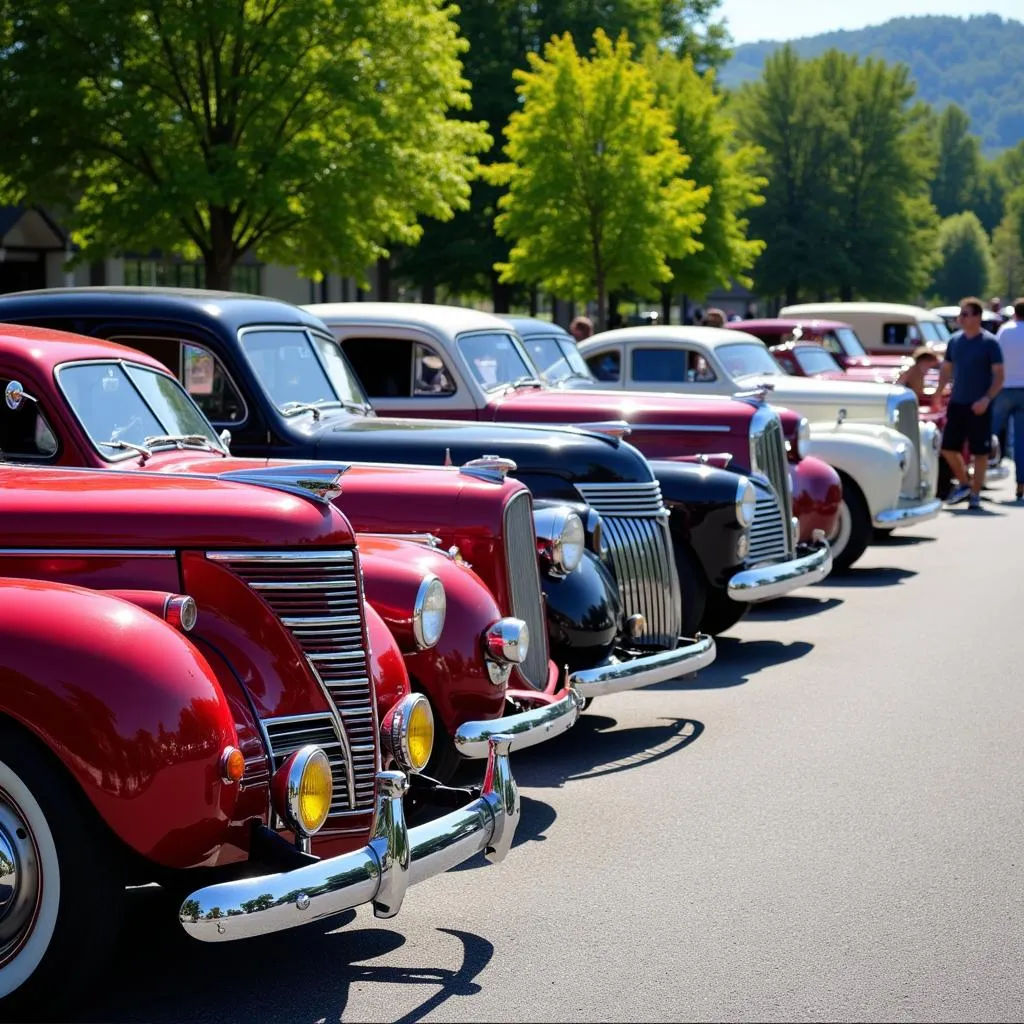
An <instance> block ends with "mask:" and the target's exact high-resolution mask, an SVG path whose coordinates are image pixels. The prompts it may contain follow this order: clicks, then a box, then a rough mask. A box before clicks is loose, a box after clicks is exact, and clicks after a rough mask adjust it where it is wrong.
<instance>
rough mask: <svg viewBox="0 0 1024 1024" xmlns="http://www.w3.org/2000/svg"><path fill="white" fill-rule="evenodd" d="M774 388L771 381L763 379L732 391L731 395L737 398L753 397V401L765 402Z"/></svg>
mask: <svg viewBox="0 0 1024 1024" xmlns="http://www.w3.org/2000/svg"><path fill="white" fill-rule="evenodd" d="M774 390H775V385H774V384H773V383H772V382H771V381H768V380H763V381H760V382H759V383H757V384H755V385H754V386H753V387H751V388H745V389H744V390H743V391H736V392H734V394H733V396H732V397H733V398H739V399H740V400H747V399H753V400H754V401H755V402H766V401H767V400H768V395H769V394H770V393H771V392H772V391H774Z"/></svg>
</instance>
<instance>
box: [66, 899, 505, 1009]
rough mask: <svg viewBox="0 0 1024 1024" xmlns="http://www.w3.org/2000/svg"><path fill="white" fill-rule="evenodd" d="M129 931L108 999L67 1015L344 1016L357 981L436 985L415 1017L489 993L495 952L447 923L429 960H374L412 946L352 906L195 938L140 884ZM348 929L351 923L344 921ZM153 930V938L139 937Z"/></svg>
mask: <svg viewBox="0 0 1024 1024" xmlns="http://www.w3.org/2000/svg"><path fill="white" fill-rule="evenodd" d="M128 897H129V898H128V907H127V912H126V916H125V922H124V926H123V927H122V930H121V936H122V937H121V939H120V941H119V943H118V947H117V949H116V951H115V955H114V957H113V958H112V961H111V963H112V965H116V966H112V967H111V970H110V972H109V976H108V975H106V974H105V975H104V976H103V977H100V978H97V979H96V981H97V985H96V989H95V991H97V992H98V993H104V994H106V995H108V996H109V998H102V997H101V998H98V999H95V1000H93V1001H91V1002H90V1004H89V1005H88V1006H85V1007H82V1008H81V1012H80V1015H79V1016H77V1017H70V1016H65V1017H63V1018H62V1019H63V1020H77V1021H83V1022H85V1021H88V1022H94V1021H95V1022H100V1021H102V1022H110V1024H119V1022H122V1021H138V1020H143V1019H144V1020H146V1021H148V1022H150V1024H164V1022H167V1024H185V1022H196V1024H200V1022H201V1024H237V1022H238V1021H260V1022H261V1024H270V1022H281V1024H291V1022H293V1021H296V1020H325V1019H326V1020H340V1019H342V1018H343V1015H344V1012H345V1007H346V1004H347V1003H348V995H349V990H350V986H351V985H352V984H358V985H363V984H366V983H372V982H384V983H385V984H398V985H422V986H429V995H428V996H427V997H426V998H425V999H423V1001H421V1002H420V1003H418V1004H417V1005H416V1006H415V1007H414V1008H413V1009H412V1010H410V1011H409V1012H408V1013H406V1014H404V1015H403V1016H396V1017H395V1018H394V1019H395V1021H396V1022H401V1024H412V1022H413V1021H416V1020H420V1019H421V1018H422V1017H423V1016H425V1015H427V1014H429V1013H431V1012H433V1011H435V1010H436V1009H437V1008H438V1007H439V1006H441V1005H443V1004H444V1003H445V1002H447V1001H448V1000H449V999H452V998H457V997H459V996H465V995H473V994H475V993H476V992H479V991H480V986H479V984H478V983H477V982H475V981H474V979H475V978H476V977H477V975H479V974H480V972H481V971H482V970H483V969H484V968H485V967H486V966H487V964H488V963H489V962H490V960H491V958H492V957H493V955H494V946H493V945H492V943H491V942H489V941H488V940H487V939H485V938H483V937H482V936H480V935H474V934H472V933H470V932H464V931H458V930H455V929H450V928H438V929H437V931H438V933H440V934H439V936H438V940H437V942H436V943H433V942H432V943H430V944H429V945H426V946H424V947H423V949H422V959H423V961H424V965H423V966H422V967H399V966H395V965H392V964H387V963H384V964H380V965H376V964H365V963H363V962H364V961H367V960H374V959H376V958H377V957H386V956H389V955H390V954H392V953H394V951H395V950H397V949H399V948H400V947H402V946H403V945H404V944H405V941H406V940H405V936H404V935H401V934H399V933H398V932H396V931H392V930H390V929H385V928H353V929H346V928H343V927H342V926H343V925H350V924H351V923H352V922H353V921H354V920H355V918H356V913H355V911H346V912H345V913H343V914H340V915H338V916H337V917H334V918H331V920H330V921H329V922H319V923H314V924H311V925H308V926H306V927H303V928H295V929H291V930H289V931H286V932H281V933H279V934H277V935H270V936H266V937H262V938H257V939H248V940H246V941H243V942H231V943H224V944H223V945H210V944H209V943H205V942H196V941H195V940H193V939H190V938H189V937H188V936H186V935H185V933H184V932H183V931H182V930H181V929H180V928H179V927H178V926H177V921H176V911H177V906H176V903H175V901H174V900H173V899H172V898H171V896H170V894H169V893H167V892H165V891H164V890H162V889H158V888H152V887H151V888H146V889H134V890H129V893H128ZM338 928H341V929H342V930H341V931H336V930H335V929H338ZM444 935H450V936H454V937H455V938H456V939H457V940H458V942H459V944H460V945H461V947H462V949H461V965H460V966H459V967H458V968H457V969H456V970H449V969H447V968H443V967H439V966H438V963H439V962H444V961H445V960H447V959H448V957H447V956H445V954H446V953H447V952H448V948H449V946H450V942H449V941H448V940H446V939H444V938H443V936H444ZM140 936H145V940H144V941H140V939H139V937H140Z"/></svg>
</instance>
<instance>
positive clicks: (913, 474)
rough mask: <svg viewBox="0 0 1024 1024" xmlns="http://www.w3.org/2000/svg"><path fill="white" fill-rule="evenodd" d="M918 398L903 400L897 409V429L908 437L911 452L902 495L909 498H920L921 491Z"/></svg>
mask: <svg viewBox="0 0 1024 1024" xmlns="http://www.w3.org/2000/svg"><path fill="white" fill-rule="evenodd" d="M919 415H920V410H919V409H918V403H917V399H916V397H914V396H913V395H911V396H910V397H909V398H905V399H903V400H902V401H901V402H900V404H899V406H898V407H897V413H896V429H897V430H898V431H899V432H900V433H901V434H903V436H904V437H906V439H907V441H908V442H909V447H910V451H909V452H908V453H907V468H906V471H905V472H904V474H903V486H902V488H901V493H902V494H903V496H904V497H907V498H919V497H920V496H921V495H920V489H921V422H920V420H919V418H918V417H919Z"/></svg>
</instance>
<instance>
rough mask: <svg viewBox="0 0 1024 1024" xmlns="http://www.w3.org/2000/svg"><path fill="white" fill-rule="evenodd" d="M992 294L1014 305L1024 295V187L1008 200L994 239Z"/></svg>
mask: <svg viewBox="0 0 1024 1024" xmlns="http://www.w3.org/2000/svg"><path fill="white" fill-rule="evenodd" d="M992 249H993V254H992V277H991V281H990V283H991V285H992V291H993V293H994V294H996V295H1001V296H1003V297H1004V298H1005V299H1006V301H1007V302H1012V301H1013V300H1014V299H1015V298H1016V297H1017V296H1019V295H1024V187H1022V188H1021V189H1019V190H1017V191H1016V192H1014V193H1012V194H1011V195H1010V196H1009V198H1008V199H1007V203H1006V214H1005V216H1004V217H1003V219H1002V221H1001V222H1000V224H999V226H998V227H997V228H996V230H995V232H994V233H993V236H992Z"/></svg>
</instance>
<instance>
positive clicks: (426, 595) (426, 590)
mask: <svg viewBox="0 0 1024 1024" xmlns="http://www.w3.org/2000/svg"><path fill="white" fill-rule="evenodd" d="M447 608H448V597H447V595H446V594H445V592H444V584H443V583H442V582H441V581H440V580H439V579H438V578H437V577H436V576H425V577H424V578H423V582H422V583H421V584H420V589H419V590H417V591H416V601H415V602H414V604H413V609H412V632H413V636H415V638H416V645H417V646H418V647H420V648H425V647H433V646H434V645H435V644H436V643H437V641H438V640H440V639H441V631H442V630H443V629H444V619H445V613H446V611H447Z"/></svg>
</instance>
